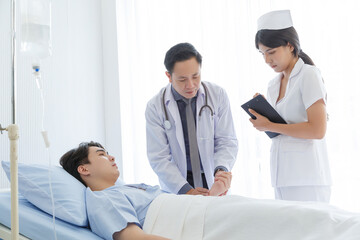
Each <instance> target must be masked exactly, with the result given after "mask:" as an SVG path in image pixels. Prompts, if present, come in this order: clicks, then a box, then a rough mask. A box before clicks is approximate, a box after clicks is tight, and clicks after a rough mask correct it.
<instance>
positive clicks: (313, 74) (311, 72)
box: [301, 67, 326, 109]
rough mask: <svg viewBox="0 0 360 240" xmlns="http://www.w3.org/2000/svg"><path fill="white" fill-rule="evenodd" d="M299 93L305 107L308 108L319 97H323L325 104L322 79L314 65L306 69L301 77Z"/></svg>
mask: <svg viewBox="0 0 360 240" xmlns="http://www.w3.org/2000/svg"><path fill="white" fill-rule="evenodd" d="M301 94H302V100H303V102H304V105H305V109H308V108H309V107H310V106H311V105H313V104H314V103H315V102H316V101H318V100H319V99H323V100H324V102H325V104H326V89H325V85H324V81H323V78H322V77H321V74H320V71H319V70H318V69H317V68H316V67H310V68H308V69H306V72H305V73H304V76H303V79H302V85H301Z"/></svg>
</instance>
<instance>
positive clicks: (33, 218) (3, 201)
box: [0, 191, 102, 240]
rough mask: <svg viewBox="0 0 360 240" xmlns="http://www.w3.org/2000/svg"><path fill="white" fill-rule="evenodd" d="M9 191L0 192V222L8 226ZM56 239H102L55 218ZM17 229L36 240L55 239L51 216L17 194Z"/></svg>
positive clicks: (88, 230)
mask: <svg viewBox="0 0 360 240" xmlns="http://www.w3.org/2000/svg"><path fill="white" fill-rule="evenodd" d="M10 198H11V197H10V191H6V192H0V224H2V225H4V226H6V227H8V228H10V226H11V219H10V216H11V212H10V205H11V201H10ZM55 229H56V235H57V239H58V240H61V239H63V240H69V239H87V240H99V239H102V238H100V237H99V236H97V235H96V234H95V233H93V232H91V230H90V229H89V228H84V227H78V226H75V225H72V224H70V223H67V222H64V221H62V220H60V219H55ZM19 231H20V233H21V234H22V235H24V236H26V237H28V238H30V239H36V240H49V239H55V236H54V225H53V218H52V216H51V215H49V214H47V213H45V212H43V211H42V210H40V209H39V208H37V207H35V206H34V205H33V204H31V203H30V202H29V201H27V200H26V199H25V198H24V197H22V196H21V195H20V194H19ZM0 239H1V236H0Z"/></svg>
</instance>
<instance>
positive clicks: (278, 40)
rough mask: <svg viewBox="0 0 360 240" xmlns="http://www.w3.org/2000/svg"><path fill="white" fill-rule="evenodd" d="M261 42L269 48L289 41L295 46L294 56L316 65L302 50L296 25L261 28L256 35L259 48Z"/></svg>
mask: <svg viewBox="0 0 360 240" xmlns="http://www.w3.org/2000/svg"><path fill="white" fill-rule="evenodd" d="M260 43H261V44H262V45H264V46H266V47H269V48H277V47H280V46H286V45H287V44H288V43H289V44H290V45H291V46H293V47H294V51H293V55H294V57H300V58H301V59H302V60H303V61H304V63H306V64H309V65H315V64H314V62H313V60H312V59H311V58H310V57H309V56H308V55H307V54H306V53H304V52H303V51H302V50H301V47H300V40H299V35H298V34H297V32H296V30H295V28H294V27H289V28H285V29H280V30H267V29H262V30H259V31H258V32H257V33H256V36H255V46H256V48H257V49H259V44H260Z"/></svg>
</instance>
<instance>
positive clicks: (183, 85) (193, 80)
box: [166, 57, 201, 99]
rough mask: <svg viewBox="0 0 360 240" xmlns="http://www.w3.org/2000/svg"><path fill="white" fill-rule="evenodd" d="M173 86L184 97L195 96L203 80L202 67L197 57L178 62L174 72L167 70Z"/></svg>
mask: <svg viewBox="0 0 360 240" xmlns="http://www.w3.org/2000/svg"><path fill="white" fill-rule="evenodd" d="M166 76H167V77H168V78H169V82H170V83H171V84H172V86H173V88H174V89H175V90H176V91H177V92H178V93H179V94H180V95H181V96H183V97H185V98H187V99H190V98H193V97H195V95H196V93H197V91H198V90H199V86H200V82H201V67H200V64H199V63H198V62H197V61H196V58H195V57H193V58H190V59H188V60H185V61H181V62H176V63H175V65H174V69H173V72H172V74H171V75H170V73H169V72H166Z"/></svg>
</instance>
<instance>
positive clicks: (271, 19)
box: [257, 10, 293, 31]
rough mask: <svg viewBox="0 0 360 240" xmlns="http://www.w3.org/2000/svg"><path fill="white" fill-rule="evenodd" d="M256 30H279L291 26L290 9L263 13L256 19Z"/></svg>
mask: <svg viewBox="0 0 360 240" xmlns="http://www.w3.org/2000/svg"><path fill="white" fill-rule="evenodd" d="M257 26H258V27H257V30H258V31H260V30H263V29H266V30H280V29H284V28H289V27H292V26H293V23H292V19H291V14H290V10H279V11H272V12H268V13H265V14H264V15H262V16H261V17H259V19H258V21H257Z"/></svg>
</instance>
